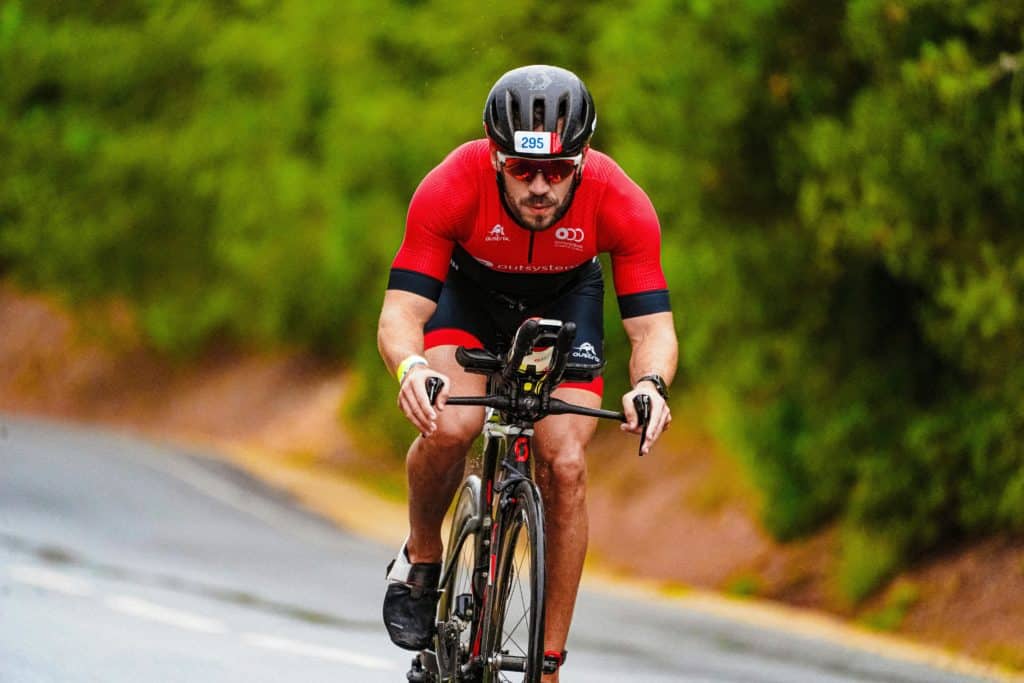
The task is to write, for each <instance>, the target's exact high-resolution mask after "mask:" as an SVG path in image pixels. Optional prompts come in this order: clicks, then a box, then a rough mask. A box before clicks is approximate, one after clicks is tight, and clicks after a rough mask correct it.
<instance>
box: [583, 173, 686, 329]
mask: <svg viewBox="0 0 1024 683" xmlns="http://www.w3.org/2000/svg"><path fill="white" fill-rule="evenodd" d="M598 221H599V225H600V230H599V233H598V234H599V236H600V240H599V242H598V249H599V250H600V251H607V252H608V253H609V254H610V255H611V261H612V277H613V278H614V281H615V293H616V295H618V300H619V311H620V312H621V314H622V317H623V318H633V317H636V316H640V315H648V314H650V313H661V312H664V311H669V310H671V305H670V303H669V296H668V285H667V283H666V281H665V274H664V272H663V271H662V268H661V226H660V224H659V223H658V214H657V213H656V212H655V210H654V205H653V204H651V200H650V199H649V198H648V197H647V194H646V193H645V192H644V191H643V190H642V189H640V186H639V185H637V184H636V183H635V182H633V180H632V179H631V178H629V176H627V175H626V174H625V172H624V171H622V169H620V168H618V167H617V166H616V167H615V168H614V170H613V172H612V174H611V177H610V178H609V180H608V184H607V186H606V187H605V191H604V195H603V196H602V198H601V203H600V206H599V208H598Z"/></svg>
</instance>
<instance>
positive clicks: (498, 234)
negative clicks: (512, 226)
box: [484, 223, 511, 242]
mask: <svg viewBox="0 0 1024 683" xmlns="http://www.w3.org/2000/svg"><path fill="white" fill-rule="evenodd" d="M484 241H485V242H510V241H511V240H510V239H509V237H508V235H506V234H505V228H504V226H502V224H501V223H495V224H494V227H493V228H491V229H490V230H488V231H487V236H486V237H484Z"/></svg>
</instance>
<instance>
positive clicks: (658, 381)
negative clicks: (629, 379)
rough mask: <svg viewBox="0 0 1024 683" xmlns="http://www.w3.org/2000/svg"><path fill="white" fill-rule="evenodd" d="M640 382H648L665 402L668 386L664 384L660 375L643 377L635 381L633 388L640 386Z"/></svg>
mask: <svg viewBox="0 0 1024 683" xmlns="http://www.w3.org/2000/svg"><path fill="white" fill-rule="evenodd" d="M640 382H650V383H651V384H653V385H654V388H655V389H656V390H657V391H658V393H659V394H661V397H662V398H663V399H665V400H666V401H667V400H668V385H667V384H665V380H664V379H662V377H661V375H644V376H643V377H641V378H640V379H638V380H637V381H636V384H634V385H633V388H634V389H635V388H636V385H637V384H640Z"/></svg>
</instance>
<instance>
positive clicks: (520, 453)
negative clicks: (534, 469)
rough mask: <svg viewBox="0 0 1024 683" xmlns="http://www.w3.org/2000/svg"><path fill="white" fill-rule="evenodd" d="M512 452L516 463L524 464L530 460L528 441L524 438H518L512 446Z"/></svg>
mask: <svg viewBox="0 0 1024 683" xmlns="http://www.w3.org/2000/svg"><path fill="white" fill-rule="evenodd" d="M512 452H513V453H515V454H516V462H526V461H527V460H529V459H530V440H529V439H528V438H526V437H525V436H521V437H519V438H518V439H516V442H515V444H513V446H512Z"/></svg>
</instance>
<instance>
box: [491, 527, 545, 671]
mask: <svg viewBox="0 0 1024 683" xmlns="http://www.w3.org/2000/svg"><path fill="white" fill-rule="evenodd" d="M514 524H515V526H514V528H513V529H512V530H510V533H509V536H508V541H507V545H506V548H505V552H504V557H505V558H506V564H505V565H504V566H503V567H502V574H501V577H502V578H501V584H500V587H501V590H502V591H504V593H505V608H504V610H503V611H502V614H501V617H500V619H499V620H498V623H499V631H498V638H497V642H498V644H497V649H498V650H499V651H500V652H501V653H502V654H503V655H509V656H512V657H518V658H526V657H527V656H528V654H529V647H530V639H531V637H532V633H533V629H534V624H533V610H532V607H533V604H534V599H535V593H534V586H535V585H536V583H535V579H536V577H535V576H534V575H533V574H534V567H535V562H534V559H535V558H534V557H533V549H532V545H531V543H530V519H529V516H528V515H527V514H526V511H525V510H524V509H520V510H519V511H518V512H517V513H516V518H515V521H514ZM527 668H529V667H527ZM531 674H532V675H531ZM495 680H497V681H500V682H501V683H523V682H525V681H531V680H536V674H535V673H533V672H530V671H527V672H515V671H498V672H497V678H496V679H495Z"/></svg>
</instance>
